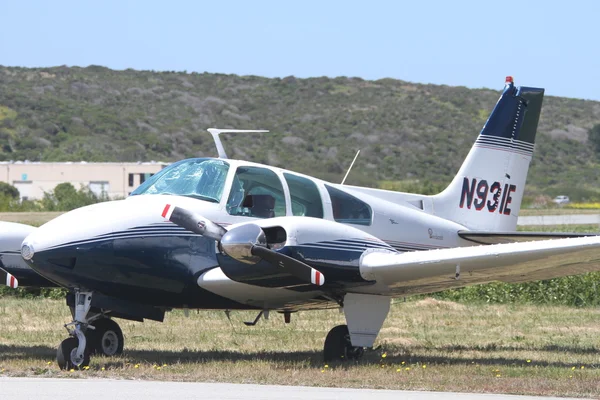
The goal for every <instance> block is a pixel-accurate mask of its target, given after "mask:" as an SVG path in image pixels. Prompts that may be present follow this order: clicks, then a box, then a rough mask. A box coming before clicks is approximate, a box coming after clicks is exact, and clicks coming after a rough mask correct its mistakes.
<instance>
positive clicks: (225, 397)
mask: <svg viewBox="0 0 600 400" xmlns="http://www.w3.org/2000/svg"><path fill="white" fill-rule="evenodd" d="M0 399H2V400H30V399H36V400H50V399H52V400H55V399H61V400H82V399H85V400H106V399H111V400H113V399H128V400H132V399H145V400H165V399H177V400H188V399H190V400H191V399H202V400H212V399H222V400H238V399H239V400H242V399H243V400H257V399H264V400H274V399H285V400H313V399H314V400H325V399H327V400H329V399H343V400H366V399H369V400H372V399H377V400H391V399H393V400H398V399H402V400H440V399H444V400H475V399H483V400H500V399H503V400H507V399H508V400H543V399H556V400H559V399H560V400H565V398H557V397H537V396H536V397H533V396H510V395H499V394H467V393H442V392H413V391H401V390H374V389H341V388H317V387H306V386H274V385H241V384H230V383H192V382H155V381H132V380H111V379H52V378H6V377H4V378H0ZM579 400H581V399H579Z"/></svg>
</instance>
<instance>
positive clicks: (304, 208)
mask: <svg viewBox="0 0 600 400" xmlns="http://www.w3.org/2000/svg"><path fill="white" fill-rule="evenodd" d="M283 176H284V177H285V181H286V182H287V184H288V187H289V188H290V197H291V200H292V214H293V215H296V216H301V217H315V218H323V202H322V201H321V195H320V194H319V189H318V188H317V185H315V183H314V182H313V181H312V180H310V179H308V178H304V177H301V176H298V175H293V174H288V173H284V174H283Z"/></svg>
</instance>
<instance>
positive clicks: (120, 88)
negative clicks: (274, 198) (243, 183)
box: [0, 66, 600, 201]
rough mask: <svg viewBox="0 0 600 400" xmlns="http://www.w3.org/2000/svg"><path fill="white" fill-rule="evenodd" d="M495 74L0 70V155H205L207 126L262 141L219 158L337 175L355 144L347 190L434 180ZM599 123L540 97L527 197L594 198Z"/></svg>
mask: <svg viewBox="0 0 600 400" xmlns="http://www.w3.org/2000/svg"><path fill="white" fill-rule="evenodd" d="M502 78H503V77H499V80H498V87H497V89H498V90H489V89H476V90H474V89H467V88H465V87H449V86H444V85H442V86H440V85H422V84H413V83H409V82H404V81H400V80H394V79H381V80H378V81H367V80H363V79H360V78H347V77H338V78H325V77H322V78H310V79H298V78H295V77H292V76H290V77H286V78H283V79H279V78H276V79H267V78H261V77H257V76H236V75H222V74H208V73H202V74H199V73H191V74H188V73H185V72H152V71H134V70H125V71H114V70H110V69H108V68H104V67H99V66H90V67H87V68H79V67H64V66H63V67H54V68H36V69H28V68H17V67H2V66H0V88H1V90H0V161H1V160H25V159H28V160H42V161H65V160H73V161H77V160H86V161H138V160H152V159H155V160H163V161H174V160H177V159H181V158H184V157H196V156H214V155H215V154H216V152H215V150H214V145H213V143H212V139H211V138H210V136H209V135H208V134H207V133H206V132H205V129H206V128H209V127H219V128H240V129H251V128H262V129H269V130H271V133H269V134H262V135H261V134H251V135H231V136H229V137H227V138H226V139H225V141H226V142H227V143H226V148H227V150H228V152H229V155H230V157H232V158H244V159H251V160H253V161H257V162H261V163H268V164H271V165H276V166H281V167H285V168H288V169H292V170H296V171H300V172H304V173H309V174H312V175H317V176H319V177H321V178H325V179H329V180H332V181H340V180H341V178H342V176H343V173H344V171H345V170H346V168H347V166H348V165H349V164H350V161H351V160H352V157H353V155H354V153H355V151H356V150H357V149H359V148H360V149H361V150H362V151H361V155H360V157H359V159H358V161H357V163H356V165H355V167H354V169H353V171H352V173H351V174H350V177H349V180H348V182H349V183H350V184H363V185H371V186H374V185H376V184H377V182H378V181H382V180H387V181H406V180H410V181H414V180H416V179H419V180H425V179H426V180H427V181H428V182H433V183H435V184H444V183H446V182H448V181H449V179H450V178H451V176H453V175H454V174H455V173H456V171H457V170H458V167H459V166H460V163H461V162H462V160H463V158H464V157H465V156H466V154H467V152H468V151H469V148H470V147H471V145H472V143H473V142H474V140H475V137H476V135H477V134H478V132H479V131H480V130H481V127H482V126H483V124H484V122H485V120H486V118H487V116H488V114H489V112H490V111H491V109H492V108H493V106H494V104H495V103H496V100H497V98H498V95H499V89H501V87H502ZM518 83H522V84H532V83H533V84H535V82H531V83H530V82H518ZM598 121H600V103H599V102H595V101H587V100H577V99H568V98H558V97H547V98H546V99H545V101H544V107H543V110H542V116H541V121H540V125H539V133H538V140H537V151H536V155H535V156H534V161H533V163H532V168H531V171H530V177H529V185H528V187H529V188H530V189H531V190H530V192H529V193H530V194H540V193H541V194H546V195H549V196H554V195H556V194H568V195H570V196H571V199H572V200H576V201H577V200H594V199H597V198H598V197H600V196H598V191H597V188H598V186H599V185H598V184H599V183H600V174H598V172H597V171H598V158H596V157H595V154H594V153H595V152H594V148H593V146H591V145H590V143H588V131H589V130H590V129H591V128H592V127H593V126H594V125H595V124H597V123H598ZM430 185H431V184H430ZM433 186H435V185H433ZM575 189H576V190H575Z"/></svg>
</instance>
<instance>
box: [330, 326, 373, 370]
mask: <svg viewBox="0 0 600 400" xmlns="http://www.w3.org/2000/svg"><path fill="white" fill-rule="evenodd" d="M363 353H364V349H363V348H362V347H355V346H352V343H351V342H350V332H349V331H348V325H338V326H336V327H335V328H333V329H332V330H330V331H329V333H328V334H327V338H325V346H324V348H323V359H324V360H325V362H330V361H344V360H358V359H359V358H360V357H362V355H363Z"/></svg>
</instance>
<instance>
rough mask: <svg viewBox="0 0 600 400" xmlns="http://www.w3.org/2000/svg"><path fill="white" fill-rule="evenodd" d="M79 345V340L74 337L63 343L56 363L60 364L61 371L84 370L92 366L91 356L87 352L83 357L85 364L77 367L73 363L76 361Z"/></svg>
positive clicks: (57, 353) (57, 352)
mask: <svg viewBox="0 0 600 400" xmlns="http://www.w3.org/2000/svg"><path fill="white" fill-rule="evenodd" d="M78 345H79V340H77V339H76V338H74V337H70V338H68V339H65V340H63V341H62V342H61V344H60V345H59V346H58V350H57V351H56V362H57V363H58V367H59V368H60V369H66V370H71V369H76V370H77V369H83V368H84V367H87V366H88V365H90V354H89V352H88V351H87V350H86V351H85V352H84V356H83V362H82V363H81V365H79V366H77V365H75V364H74V363H73V359H75V355H76V353H77V346H78Z"/></svg>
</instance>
